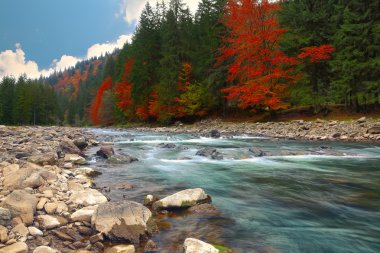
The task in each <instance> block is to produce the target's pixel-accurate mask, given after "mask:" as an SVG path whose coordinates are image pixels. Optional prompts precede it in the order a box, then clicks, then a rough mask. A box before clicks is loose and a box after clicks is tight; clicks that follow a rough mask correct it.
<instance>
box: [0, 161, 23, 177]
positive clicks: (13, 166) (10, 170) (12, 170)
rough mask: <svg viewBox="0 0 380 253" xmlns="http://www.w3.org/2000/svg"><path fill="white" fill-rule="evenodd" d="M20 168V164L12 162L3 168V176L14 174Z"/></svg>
mask: <svg viewBox="0 0 380 253" xmlns="http://www.w3.org/2000/svg"><path fill="white" fill-rule="evenodd" d="M19 169H20V166H19V165H18V164H10V165H8V166H5V167H4V168H3V176H7V175H9V174H13V173H15V172H16V171H18V170H19Z"/></svg>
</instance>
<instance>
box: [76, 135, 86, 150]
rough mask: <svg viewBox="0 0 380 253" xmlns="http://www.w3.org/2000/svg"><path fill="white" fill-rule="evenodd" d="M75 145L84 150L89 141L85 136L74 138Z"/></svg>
mask: <svg viewBox="0 0 380 253" xmlns="http://www.w3.org/2000/svg"><path fill="white" fill-rule="evenodd" d="M74 145H75V146H77V147H78V148H79V149H81V150H83V149H85V148H86V147H87V146H88V143H87V141H86V139H85V138H84V137H79V138H77V139H75V140H74Z"/></svg>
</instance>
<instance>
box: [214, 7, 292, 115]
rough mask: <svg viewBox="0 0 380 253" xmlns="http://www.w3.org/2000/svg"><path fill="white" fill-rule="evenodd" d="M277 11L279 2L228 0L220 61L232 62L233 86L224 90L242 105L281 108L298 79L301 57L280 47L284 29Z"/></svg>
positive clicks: (230, 76) (229, 96)
mask: <svg viewBox="0 0 380 253" xmlns="http://www.w3.org/2000/svg"><path fill="white" fill-rule="evenodd" d="M277 11H279V4H278V3H277V2H269V1H268V0H262V1H260V0H239V1H238V0H228V1H227V5H226V14H225V16H224V18H223V22H224V24H225V26H226V27H227V29H228V35H227V36H226V37H225V38H224V42H225V46H224V47H222V48H221V50H220V51H221V56H220V57H219V58H218V62H219V64H221V63H222V62H224V61H226V60H228V61H229V62H231V63H230V64H229V65H228V78H227V81H228V82H230V83H232V86H230V87H228V88H225V89H223V90H222V91H223V92H225V93H226V94H227V95H226V98H227V99H228V100H232V101H236V102H237V103H238V105H239V107H240V108H243V109H245V108H248V107H250V108H252V109H255V108H260V107H261V108H266V107H269V108H270V109H278V108H279V107H281V106H283V104H282V103H281V99H282V98H283V97H284V95H285V94H286V92H285V91H286V88H287V87H288V86H289V84H291V83H294V82H295V80H296V77H297V75H295V69H294V67H295V66H296V65H297V64H298V60H297V59H296V58H294V57H287V56H286V55H285V54H284V53H283V52H282V51H281V50H280V48H279V41H280V39H281V35H282V34H283V33H284V32H285V29H282V28H280V27H279V24H278V19H277V17H276V12H277Z"/></svg>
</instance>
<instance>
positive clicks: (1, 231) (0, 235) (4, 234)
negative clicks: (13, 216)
mask: <svg viewBox="0 0 380 253" xmlns="http://www.w3.org/2000/svg"><path fill="white" fill-rule="evenodd" d="M6 241H8V229H7V228H6V227H4V226H1V225H0V242H1V243H5V242H6Z"/></svg>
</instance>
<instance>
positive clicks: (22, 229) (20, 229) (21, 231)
mask: <svg viewBox="0 0 380 253" xmlns="http://www.w3.org/2000/svg"><path fill="white" fill-rule="evenodd" d="M12 232H13V233H15V234H18V235H20V236H23V237H27V236H28V235H29V230H28V228H27V227H26V226H25V224H24V223H21V224H18V225H17V226H15V227H14V228H13V229H12Z"/></svg>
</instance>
